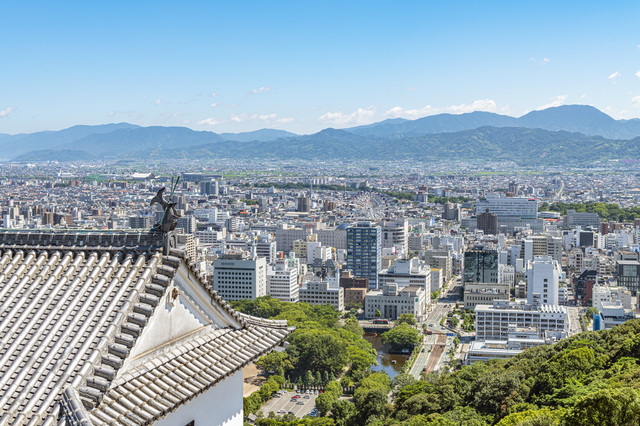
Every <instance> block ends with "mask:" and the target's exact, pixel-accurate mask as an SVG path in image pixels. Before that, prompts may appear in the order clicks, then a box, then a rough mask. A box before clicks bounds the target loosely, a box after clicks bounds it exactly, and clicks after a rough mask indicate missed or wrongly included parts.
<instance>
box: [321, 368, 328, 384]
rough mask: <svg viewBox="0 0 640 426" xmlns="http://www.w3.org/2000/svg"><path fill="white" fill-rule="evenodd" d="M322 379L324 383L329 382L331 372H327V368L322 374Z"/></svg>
mask: <svg viewBox="0 0 640 426" xmlns="http://www.w3.org/2000/svg"><path fill="white" fill-rule="evenodd" d="M322 381H323V382H324V383H327V382H328V381H329V373H327V370H325V371H324V374H323V375H322Z"/></svg>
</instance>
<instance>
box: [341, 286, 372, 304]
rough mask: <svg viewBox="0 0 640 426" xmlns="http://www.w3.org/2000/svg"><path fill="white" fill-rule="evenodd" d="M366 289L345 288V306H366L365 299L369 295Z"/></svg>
mask: <svg viewBox="0 0 640 426" xmlns="http://www.w3.org/2000/svg"><path fill="white" fill-rule="evenodd" d="M367 291H368V289H366V288H345V289H344V304H345V306H355V305H360V306H363V305H364V297H365V296H366V295H367Z"/></svg>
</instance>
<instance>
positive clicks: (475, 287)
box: [463, 283, 511, 309]
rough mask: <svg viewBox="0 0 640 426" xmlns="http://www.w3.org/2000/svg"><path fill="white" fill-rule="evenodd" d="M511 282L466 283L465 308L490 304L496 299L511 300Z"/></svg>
mask: <svg viewBox="0 0 640 426" xmlns="http://www.w3.org/2000/svg"><path fill="white" fill-rule="evenodd" d="M510 290H511V286H510V285H509V284H488V283H466V284H465V286H464V295H463V301H464V308H465V309H474V308H475V307H476V306H477V305H490V304H492V303H493V301H494V300H507V301H508V300H509V299H510V297H511V294H510Z"/></svg>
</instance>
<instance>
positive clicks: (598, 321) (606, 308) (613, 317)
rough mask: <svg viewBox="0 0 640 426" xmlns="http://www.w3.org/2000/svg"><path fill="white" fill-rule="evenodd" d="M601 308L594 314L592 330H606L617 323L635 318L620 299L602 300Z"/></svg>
mask: <svg viewBox="0 0 640 426" xmlns="http://www.w3.org/2000/svg"><path fill="white" fill-rule="evenodd" d="M601 308H602V309H601V310H600V313H599V314H598V315H595V316H594V321H593V330H594V331H598V330H608V329H610V328H613V327H615V326H617V325H620V324H624V323H625V322H627V321H630V320H633V319H635V315H634V313H633V311H632V310H631V309H625V307H624V306H623V305H622V302H621V301H620V300H616V301H615V302H602V304H601Z"/></svg>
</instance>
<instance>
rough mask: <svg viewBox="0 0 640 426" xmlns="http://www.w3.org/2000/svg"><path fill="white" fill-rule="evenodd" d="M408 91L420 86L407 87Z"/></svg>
mask: <svg viewBox="0 0 640 426" xmlns="http://www.w3.org/2000/svg"><path fill="white" fill-rule="evenodd" d="M404 90H407V91H411V90H418V86H411V87H407V88H406V89H404Z"/></svg>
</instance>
